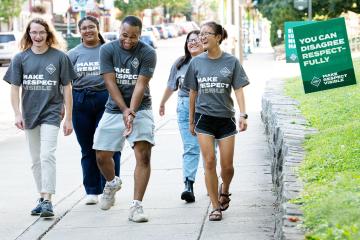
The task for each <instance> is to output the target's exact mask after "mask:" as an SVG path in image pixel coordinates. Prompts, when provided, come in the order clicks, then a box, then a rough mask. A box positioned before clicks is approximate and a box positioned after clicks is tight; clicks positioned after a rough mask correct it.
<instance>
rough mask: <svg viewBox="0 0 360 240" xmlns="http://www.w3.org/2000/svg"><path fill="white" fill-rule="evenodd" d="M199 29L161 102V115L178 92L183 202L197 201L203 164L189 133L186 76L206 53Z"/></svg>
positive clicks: (188, 41) (189, 37)
mask: <svg viewBox="0 0 360 240" xmlns="http://www.w3.org/2000/svg"><path fill="white" fill-rule="evenodd" d="M199 33H200V31H199V30H194V31H191V32H189V33H188V35H187V36H186V42H185V46H184V50H185V55H184V56H182V57H180V58H178V59H177V60H176V61H175V63H174V64H173V66H172V67H171V71H170V75H169V79H168V82H167V87H166V89H165V92H164V95H163V97H162V100H161V102H160V109H159V114H160V116H163V115H164V114H165V103H166V101H167V100H168V99H169V98H170V96H171V95H172V93H173V92H175V91H176V90H178V89H179V91H178V101H177V120H178V126H179V130H180V134H181V139H182V143H183V151H184V154H183V180H184V184H185V189H184V191H183V192H182V194H181V199H182V200H185V201H186V202H188V203H189V202H194V201H195V195H194V189H193V184H194V182H195V177H196V172H197V168H198V165H199V158H200V148H199V143H198V141H197V138H196V137H195V136H193V135H191V134H190V132H189V89H188V88H186V87H185V86H184V84H183V81H184V75H185V73H186V70H187V68H188V66H189V64H190V60H191V59H192V58H193V57H195V56H197V55H199V54H200V53H202V52H204V49H203V47H202V44H201V42H200V39H199Z"/></svg>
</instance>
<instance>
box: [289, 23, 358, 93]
mask: <svg viewBox="0 0 360 240" xmlns="http://www.w3.org/2000/svg"><path fill="white" fill-rule="evenodd" d="M293 31H294V37H295V44H296V50H297V55H298V58H299V63H300V69H301V75H302V79H303V83H304V90H305V93H310V92H317V91H322V90H326V89H331V88H337V87H343V86H348V85H352V84H356V79H355V73H354V67H353V63H352V59H351V52H350V47H349V41H348V37H347V33H346V26H345V20H344V18H335V19H331V20H328V21H323V22H316V23H311V24H307V25H302V26H297V27H294V28H293Z"/></svg>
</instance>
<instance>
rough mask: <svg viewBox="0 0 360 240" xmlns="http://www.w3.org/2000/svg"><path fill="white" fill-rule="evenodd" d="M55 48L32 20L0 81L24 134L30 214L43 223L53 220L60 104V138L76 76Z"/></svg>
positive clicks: (45, 27)
mask: <svg viewBox="0 0 360 240" xmlns="http://www.w3.org/2000/svg"><path fill="white" fill-rule="evenodd" d="M57 48H60V43H59V41H58V39H57V38H56V35H55V32H54V31H53V30H52V28H51V27H50V26H49V24H48V23H47V22H46V21H45V20H43V19H41V18H35V19H33V20H31V21H30V22H29V23H28V24H27V26H26V31H25V33H24V34H23V36H22V38H21V42H20V49H21V52H20V53H18V54H16V55H15V56H14V58H13V59H12V61H11V64H10V66H9V68H8V70H7V72H6V74H5V76H4V80H5V81H7V82H8V83H10V84H11V105H12V108H13V110H14V113H15V126H16V127H17V128H19V129H21V130H24V131H25V135H26V139H27V143H28V146H29V150H30V156H31V159H32V164H31V169H32V173H33V176H34V179H35V183H36V187H37V190H38V192H39V194H40V198H39V200H38V203H37V205H36V207H35V208H34V209H33V210H32V211H31V215H40V217H45V218H46V217H52V216H54V211H53V206H52V203H51V197H52V195H53V194H55V184H56V159H55V151H56V146H57V138H58V132H59V129H60V122H61V120H62V108H63V104H64V103H65V109H64V110H65V113H64V114H65V119H64V123H63V132H64V135H65V136H68V135H70V134H71V133H72V130H73V125H72V94H71V81H72V80H73V79H75V78H76V73H75V72H74V69H73V66H72V64H71V61H70V59H69V58H68V56H67V55H66V54H65V53H64V52H62V51H61V50H59V49H57ZM20 87H21V91H22V94H21V106H22V108H21V109H20V107H19V105H20V96H19V91H20Z"/></svg>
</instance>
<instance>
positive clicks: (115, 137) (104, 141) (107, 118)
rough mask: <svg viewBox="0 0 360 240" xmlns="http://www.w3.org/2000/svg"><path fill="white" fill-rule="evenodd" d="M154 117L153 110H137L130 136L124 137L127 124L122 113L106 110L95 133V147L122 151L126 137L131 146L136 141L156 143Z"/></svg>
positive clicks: (103, 149)
mask: <svg viewBox="0 0 360 240" xmlns="http://www.w3.org/2000/svg"><path fill="white" fill-rule="evenodd" d="M154 129H155V124H154V118H153V114H152V110H140V111H138V112H136V117H135V118H134V122H133V129H132V132H131V133H130V135H129V136H127V137H124V136H123V134H124V131H125V124H124V120H123V115H122V114H121V113H107V112H104V114H103V116H102V118H101V120H100V122H99V125H98V127H97V128H96V131H95V135H94V144H93V149H95V150H102V151H112V152H116V151H121V150H122V149H123V147H124V143H125V138H126V139H127V141H128V142H129V144H130V146H131V147H134V145H135V142H139V141H146V142H149V143H150V144H151V145H155V141H154Z"/></svg>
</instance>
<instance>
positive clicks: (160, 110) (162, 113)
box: [159, 105, 165, 116]
mask: <svg viewBox="0 0 360 240" xmlns="http://www.w3.org/2000/svg"><path fill="white" fill-rule="evenodd" d="M159 115H160V116H164V115H165V105H160V108H159Z"/></svg>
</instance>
